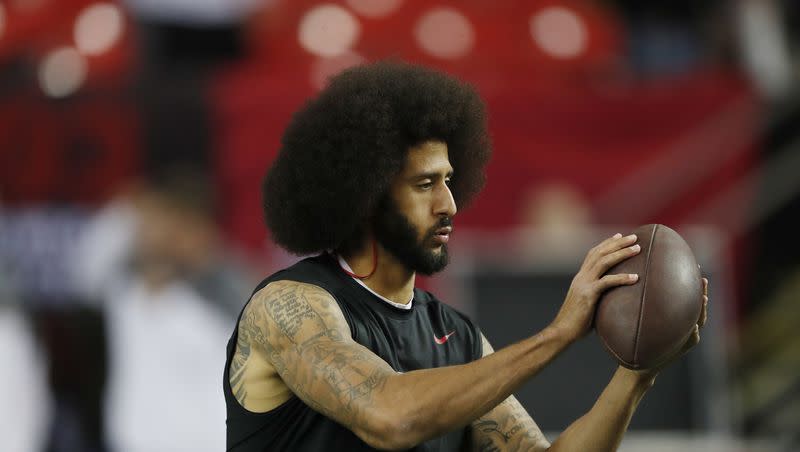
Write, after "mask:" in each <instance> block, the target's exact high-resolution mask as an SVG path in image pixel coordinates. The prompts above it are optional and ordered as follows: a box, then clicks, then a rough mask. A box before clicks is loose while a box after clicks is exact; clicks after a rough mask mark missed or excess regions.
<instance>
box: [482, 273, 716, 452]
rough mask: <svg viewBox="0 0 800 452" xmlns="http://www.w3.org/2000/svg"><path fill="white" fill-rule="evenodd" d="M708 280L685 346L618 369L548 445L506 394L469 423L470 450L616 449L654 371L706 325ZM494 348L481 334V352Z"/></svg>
mask: <svg viewBox="0 0 800 452" xmlns="http://www.w3.org/2000/svg"><path fill="white" fill-rule="evenodd" d="M707 309H708V280H707V279H705V278H703V309H702V312H701V314H700V319H699V320H698V322H697V326H696V327H695V330H694V332H693V333H692V334H691V335H690V336H689V339H688V340H687V341H686V343H685V344H684V346H683V347H682V348H681V349H680V350H679V351H678V352H677V353H676V354H675V355H674V356H673V357H672V358H670V359H669V360H667V362H666V363H664V364H662V365H661V366H660V367H658V368H656V369H652V370H649V371H632V370H629V369H626V368H624V367H619V368H617V371H616V372H615V373H614V376H613V377H612V379H611V381H610V382H609V384H608V385H607V386H606V388H605V389H604V390H603V392H602V394H600V397H599V398H598V399H597V401H596V402H595V404H594V406H593V407H592V409H591V410H589V412H588V413H586V414H585V415H583V416H582V417H580V418H579V419H578V420H576V421H575V422H573V423H572V424H571V425H570V426H569V427H567V429H566V430H564V432H562V433H561V435H559V437H558V439H557V440H556V441H555V442H554V443H553V444H552V445H550V444H549V443H548V442H547V439H546V438H545V437H544V435H543V434H542V431H541V430H540V429H539V427H538V426H537V425H536V423H535V422H534V421H533V419H532V418H531V417H530V415H528V413H527V412H526V411H525V408H523V407H522V405H521V404H520V403H519V402H518V401H517V400H516V399H515V398H514V396H511V397H509V398H508V399H506V400H505V401H504V402H503V403H501V404H500V405H498V406H497V407H495V408H494V409H493V410H492V411H490V412H489V413H487V414H485V415H483V416H481V417H480V418H478V419H477V420H476V421H475V422H473V423H472V444H473V450H477V451H480V452H489V451H492V452H495V451H496V452H511V451H545V450H547V451H575V450H580V451H610V450H616V449H617V447H618V446H619V443H620V442H621V441H622V437H623V435H624V434H625V431H626V430H627V429H628V424H630V421H631V417H632V416H633V413H634V411H636V407H637V406H638V405H639V401H641V399H642V397H643V396H644V394H645V392H646V391H647V389H649V388H650V387H651V386H652V385H653V382H654V381H655V378H656V375H657V374H658V372H659V371H660V370H661V369H662V368H663V367H665V366H666V365H668V364H669V363H670V362H672V361H674V360H675V359H677V358H678V357H680V356H682V355H683V354H685V353H686V352H687V351H689V350H690V349H691V348H692V347H694V346H695V345H696V344H697V343H698V342H699V341H700V328H702V327H703V325H704V324H705V323H706V318H707ZM493 351H494V350H493V349H492V346H491V345H490V344H489V341H487V340H486V338H485V337H483V354H484V356H486V355H488V354H491V353H492V352H493Z"/></svg>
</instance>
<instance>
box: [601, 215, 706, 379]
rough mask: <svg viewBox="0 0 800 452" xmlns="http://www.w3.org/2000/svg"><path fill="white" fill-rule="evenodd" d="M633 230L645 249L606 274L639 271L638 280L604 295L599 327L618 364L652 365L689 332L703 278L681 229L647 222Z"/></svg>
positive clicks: (696, 315)
mask: <svg viewBox="0 0 800 452" xmlns="http://www.w3.org/2000/svg"><path fill="white" fill-rule="evenodd" d="M632 233H633V234H636V236H637V243H638V244H639V245H640V246H641V248H642V249H641V251H640V252H639V254H637V255H635V256H633V257H631V258H629V259H627V260H625V261H623V262H621V263H619V264H617V265H616V266H614V267H612V268H611V269H610V270H609V271H608V272H607V274H617V273H637V274H639V280H638V281H637V282H636V283H635V284H632V285H629V286H618V287H615V288H613V289H610V290H608V291H607V292H605V293H604V294H603V295H602V296H601V298H600V300H599V301H598V305H597V310H596V312H595V329H596V331H597V334H598V335H599V336H600V339H601V342H603V345H604V346H605V348H606V350H608V351H609V353H611V355H613V356H614V357H615V358H616V359H617V361H619V363H620V364H622V365H623V366H625V367H627V368H629V369H637V370H638V369H650V368H652V367H655V366H657V365H658V364H661V363H662V362H663V361H664V360H665V359H666V358H668V357H669V356H670V355H672V354H673V353H674V352H676V351H677V350H678V349H679V348H680V347H681V346H683V344H684V343H685V342H686V340H687V339H688V338H689V335H690V334H691V333H692V331H693V329H694V326H695V324H696V323H697V321H698V319H699V318H700V311H701V309H702V307H703V281H702V275H701V274H700V269H699V268H698V266H697V261H696V259H695V257H694V253H692V250H691V248H689V245H688V244H687V243H686V241H684V240H683V238H682V237H681V236H680V235H679V234H678V233H677V232H675V231H673V230H672V229H670V228H668V227H666V226H664V225H661V224H648V225H644V226H639V227H638V228H636V229H635V230H634V231H632ZM626 235H627V234H626Z"/></svg>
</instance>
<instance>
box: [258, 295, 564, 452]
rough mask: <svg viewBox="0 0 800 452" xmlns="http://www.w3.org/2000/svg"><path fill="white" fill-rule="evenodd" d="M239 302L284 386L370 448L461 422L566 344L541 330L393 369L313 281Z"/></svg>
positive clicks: (417, 438)
mask: <svg viewBox="0 0 800 452" xmlns="http://www.w3.org/2000/svg"><path fill="white" fill-rule="evenodd" d="M246 309H247V310H248V311H252V312H254V313H255V314H254V317H256V321H257V322H258V323H259V324H260V326H261V327H260V330H261V332H263V334H262V335H258V336H255V337H256V339H258V341H257V342H258V343H257V344H256V345H255V346H256V347H259V348H262V351H263V352H264V353H265V354H266V356H267V357H268V359H269V360H270V362H271V363H272V364H273V366H274V367H275V369H276V370H277V372H278V373H279V374H280V376H281V378H282V379H283V381H284V382H285V383H286V385H287V386H289V388H290V389H291V390H292V392H294V393H295V394H296V395H297V396H298V397H300V398H301V399H302V400H303V401H304V402H306V403H307V404H308V405H309V406H311V407H313V408H314V409H316V410H318V411H319V412H321V413H322V414H324V415H326V416H328V417H330V418H332V419H334V420H336V421H337V422H339V423H341V424H342V425H344V426H345V427H347V428H349V429H350V430H352V431H353V432H354V433H355V434H356V435H358V436H359V437H360V438H361V439H363V440H364V441H365V442H367V443H368V444H370V445H371V446H373V447H377V448H386V449H405V448H410V447H413V446H414V445H416V444H419V443H421V442H423V441H425V440H427V439H430V438H433V437H436V436H439V435H442V434H444V433H446V432H448V431H451V430H453V429H456V428H459V427H462V426H464V425H467V424H469V423H470V422H471V421H472V420H474V419H475V418H477V417H478V416H480V415H482V414H484V413H485V412H487V411H489V410H490V409H492V408H493V407H494V406H495V405H497V404H498V403H500V402H501V401H503V400H504V399H506V398H507V397H508V396H509V394H511V393H512V392H513V391H514V390H515V389H516V388H517V387H519V386H520V385H521V384H522V382H524V381H525V380H526V379H527V378H529V377H530V376H531V375H533V374H535V373H536V372H538V370H539V369H541V368H543V367H544V366H545V365H547V363H549V362H550V361H551V360H552V359H553V358H554V357H555V356H556V355H557V354H558V353H559V352H560V351H561V350H563V349H564V348H565V347H566V346H567V345H568V343H569V341H568V340H567V339H566V338H565V337H564V335H562V334H559V333H558V332H557V331H556V330H555V329H552V328H551V329H545V330H543V331H542V332H541V333H539V334H537V335H535V336H533V337H531V338H529V339H526V340H524V341H522V342H519V343H517V344H514V345H512V346H509V347H506V348H505V349H503V350H501V351H500V352H498V353H495V354H492V355H491V356H489V357H486V358H482V359H480V360H478V361H474V362H472V363H470V364H466V365H459V366H450V367H442V368H437V369H425V370H417V371H412V372H407V373H402V374H401V373H397V372H395V371H394V370H393V369H392V368H391V367H390V366H389V365H388V364H387V363H386V362H385V361H383V360H381V359H380V358H379V357H378V356H376V355H375V354H374V353H373V352H371V351H370V350H368V349H367V348H365V347H364V346H362V345H360V344H358V343H356V342H355V341H353V340H352V338H351V337H350V329H349V326H348V325H347V323H346V321H345V319H344V317H343V315H342V313H341V310H340V309H339V307H338V305H337V304H336V301H335V300H334V299H333V298H332V296H331V295H330V294H329V293H328V292H326V291H324V290H323V289H321V288H319V287H317V286H313V285H309V284H304V283H298V282H293V281H278V282H274V283H271V284H269V285H268V286H267V287H265V288H264V289H262V290H261V291H259V292H258V293H257V294H256V295H255V296H254V298H253V300H252V301H251V303H250V304H249V305H248V307H247V308H246ZM246 314H248V315H250V313H246Z"/></svg>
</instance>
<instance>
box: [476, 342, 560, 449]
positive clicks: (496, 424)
mask: <svg viewBox="0 0 800 452" xmlns="http://www.w3.org/2000/svg"><path fill="white" fill-rule="evenodd" d="M492 353H494V349H492V346H491V344H489V341H487V340H486V338H485V337H483V356H487V355H489V354H492ZM472 443H473V447H474V448H475V450H478V451H480V452H516V451H541V450H546V449H547V448H548V447H550V443H549V442H548V441H547V438H545V436H544V434H543V433H542V431H541V430H540V429H539V426H538V425H536V422H534V420H533V419H532V418H531V416H530V415H529V414H528V412H527V411H526V410H525V408H524V407H523V406H522V404H521V403H519V401H518V400H517V399H516V397H514V396H513V395H512V396H509V397H508V398H507V399H506V400H504V401H503V402H502V403H500V404H499V405H497V406H496V407H494V408H493V409H492V410H491V411H489V412H488V413H486V414H485V415H483V416H481V417H479V418H478V419H476V420H475V421H474V422H473V423H472Z"/></svg>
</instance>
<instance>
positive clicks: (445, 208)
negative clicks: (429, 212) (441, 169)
mask: <svg viewBox="0 0 800 452" xmlns="http://www.w3.org/2000/svg"><path fill="white" fill-rule="evenodd" d="M457 211H458V208H457V207H456V200H455V199H454V198H453V192H451V191H450V187H448V186H447V185H445V184H443V185H442V189H441V190H439V196H437V199H436V205H435V206H434V211H433V213H434V214H436V215H443V216H448V217H452V216H453V215H455V214H456V212H457Z"/></svg>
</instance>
